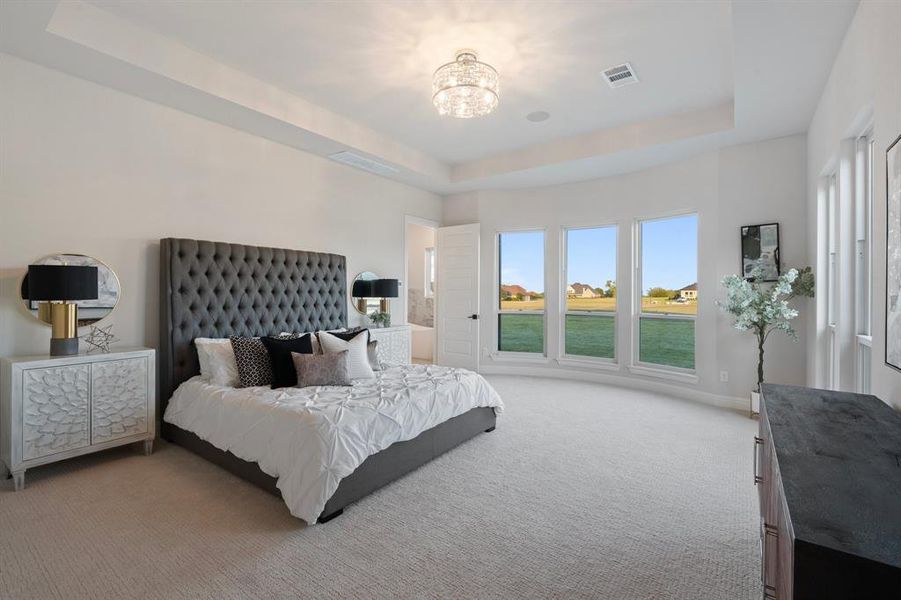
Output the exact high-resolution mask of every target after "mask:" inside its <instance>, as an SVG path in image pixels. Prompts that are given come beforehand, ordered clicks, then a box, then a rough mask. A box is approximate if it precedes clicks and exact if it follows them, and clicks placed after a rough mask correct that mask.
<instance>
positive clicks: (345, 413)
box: [163, 365, 503, 524]
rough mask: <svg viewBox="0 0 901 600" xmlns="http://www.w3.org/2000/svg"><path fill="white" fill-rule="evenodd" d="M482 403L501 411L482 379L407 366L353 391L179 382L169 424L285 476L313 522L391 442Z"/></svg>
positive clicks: (297, 511)
mask: <svg viewBox="0 0 901 600" xmlns="http://www.w3.org/2000/svg"><path fill="white" fill-rule="evenodd" d="M480 406H491V407H494V410H495V413H497V414H500V413H501V412H502V411H503V402H501V399H500V397H499V396H498V395H497V392H495V391H494V389H493V388H492V387H491V385H490V384H489V383H488V382H487V381H485V379H484V378H482V376H481V375H478V374H477V373H473V372H472V371H467V370H465V369H452V368H447V367H437V366H433V365H406V366H401V367H391V368H389V369H386V370H384V371H378V372H376V378H375V379H366V380H356V381H354V383H353V385H352V386H346V387H308V388H282V389H277V390H273V389H270V388H268V387H252V388H243V389H236V388H230V387H223V386H217V385H211V384H208V383H206V382H204V381H203V380H202V379H200V377H194V378H192V379H189V380H188V381H186V382H184V383H182V384H181V385H180V386H179V387H178V389H177V390H176V391H175V394H174V395H173V396H172V399H171V400H170V401H169V406H168V408H167V409H166V414H165V415H163V419H165V420H166V422H168V423H172V424H173V425H177V426H178V427H180V428H182V429H185V430H187V431H192V432H194V433H195V434H197V435H198V436H199V437H200V438H201V439H203V440H206V441H207V442H209V443H211V444H213V445H214V446H216V447H217V448H219V449H221V450H228V451H230V452H231V453H232V454H234V455H235V456H237V457H238V458H241V459H243V460H247V461H253V462H257V463H259V465H260V468H261V469H262V470H263V471H264V472H265V473H267V474H269V475H271V476H273V477H277V478H278V488H279V489H280V490H281V492H282V497H283V498H284V499H285V502H286V503H287V505H288V509H289V510H290V511H291V514H292V515H294V516H296V517H299V518H301V519H303V520H304V521H306V522H307V523H311V524H312V523H315V522H316V519H317V518H318V517H319V515H320V513H322V510H323V508H324V507H325V503H326V501H328V499H329V498H330V497H331V496H332V494H334V493H335V490H336V489H337V488H338V484H339V483H340V481H341V479H342V478H344V477H346V476H348V475H350V474H351V473H352V472H353V471H354V469H356V468H357V467H358V466H360V464H361V463H362V462H363V461H364V460H366V458H368V457H369V456H370V455H372V454H375V453H376V452H379V451H381V450H384V449H385V448H387V447H388V446H390V445H391V444H393V443H394V442H398V441H403V440H409V439H412V438H414V437H416V436H417V435H419V434H420V433H422V432H423V431H425V430H426V429H430V428H432V427H434V426H436V425H438V424H440V423H443V422H444V421H447V420H448V419H451V418H453V417H455V416H457V415H461V414H463V413H465V412H467V411H469V410H470V409H472V408H476V407H480Z"/></svg>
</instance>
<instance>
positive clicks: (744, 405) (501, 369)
mask: <svg viewBox="0 0 901 600" xmlns="http://www.w3.org/2000/svg"><path fill="white" fill-rule="evenodd" d="M479 373H481V374H482V375H516V376H518V377H545V378H551V379H568V380H576V381H587V382H590V383H606V384H609V385H615V386H618V387H626V388H632V389H638V390H642V391H645V392H656V393H660V394H665V395H669V396H675V397H676V398H679V399H682V400H689V401H692V402H700V403H702V404H707V405H710V406H716V407H719V408H726V409H729V410H734V411H736V412H740V413H742V414H745V415H747V414H748V402H749V401H748V399H745V398H736V397H733V396H723V395H720V394H712V393H710V392H704V391H701V390H695V389H688V388H684V387H680V386H678V385H672V384H669V383H663V382H657V381H646V380H643V379H636V378H632V377H623V376H619V375H611V374H609V373H590V372H587V371H580V370H575V369H561V368H554V367H538V366H517V365H481V366H480V367H479Z"/></svg>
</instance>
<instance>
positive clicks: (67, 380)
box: [0, 348, 156, 491]
mask: <svg viewBox="0 0 901 600" xmlns="http://www.w3.org/2000/svg"><path fill="white" fill-rule="evenodd" d="M155 429H156V353H155V351H154V350H152V349H150V348H136V349H130V350H123V351H116V352H109V353H96V354H78V355H74V356H23V357H13V358H3V359H2V360H0V460H2V462H3V464H4V466H5V468H6V469H8V470H9V471H10V473H12V476H13V479H14V480H15V481H14V485H15V489H16V490H17V491H18V490H21V489H22V488H23V487H25V471H26V470H27V469H30V468H32V467H36V466H39V465H45V464H47V463H52V462H56V461H59V460H63V459H66V458H71V457H73V456H80V455H82V454H88V453H90V452H96V451H98V450H105V449H107V448H112V447H114V446H121V445H124V444H131V443H134V442H143V444H144V453H145V454H150V452H151V451H152V450H153V438H154V435H155Z"/></svg>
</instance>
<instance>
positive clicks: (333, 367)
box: [291, 350, 350, 387]
mask: <svg viewBox="0 0 901 600" xmlns="http://www.w3.org/2000/svg"><path fill="white" fill-rule="evenodd" d="M348 354H349V353H348V351H347V350H343V351H341V352H333V353H331V354H299V353H297V352H292V353H291V360H293V361H294V368H295V369H297V387H309V386H314V385H350V377H348V373H347V356H348Z"/></svg>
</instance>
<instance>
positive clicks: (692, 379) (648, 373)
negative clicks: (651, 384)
mask: <svg viewBox="0 0 901 600" xmlns="http://www.w3.org/2000/svg"><path fill="white" fill-rule="evenodd" d="M629 372H630V373H632V374H633V375H642V376H644V377H656V378H658V379H668V380H670V381H678V382H680V383H690V384H696V383H698V381H699V379H698V376H697V375H695V374H694V373H691V372H682V371H674V370H671V369H665V368H656V367H648V366H644V365H629Z"/></svg>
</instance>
